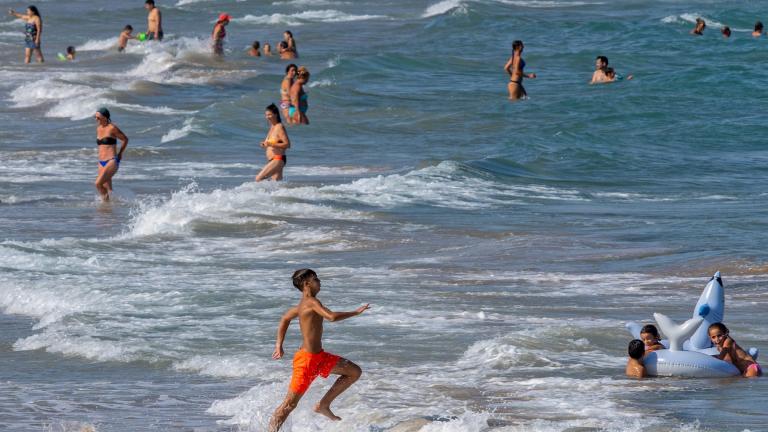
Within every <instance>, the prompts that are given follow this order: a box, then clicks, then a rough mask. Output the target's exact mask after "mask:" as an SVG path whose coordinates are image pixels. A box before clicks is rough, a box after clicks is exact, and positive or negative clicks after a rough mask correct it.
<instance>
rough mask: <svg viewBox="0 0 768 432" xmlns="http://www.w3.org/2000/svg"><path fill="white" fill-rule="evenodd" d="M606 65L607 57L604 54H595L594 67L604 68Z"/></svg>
mask: <svg viewBox="0 0 768 432" xmlns="http://www.w3.org/2000/svg"><path fill="white" fill-rule="evenodd" d="M606 67H608V57H606V56H597V57H596V58H595V68H596V69H605V68H606Z"/></svg>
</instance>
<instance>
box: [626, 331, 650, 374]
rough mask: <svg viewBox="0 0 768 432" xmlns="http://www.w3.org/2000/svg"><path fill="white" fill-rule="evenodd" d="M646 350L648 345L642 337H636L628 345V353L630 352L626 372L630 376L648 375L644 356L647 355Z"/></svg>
mask: <svg viewBox="0 0 768 432" xmlns="http://www.w3.org/2000/svg"><path fill="white" fill-rule="evenodd" d="M646 351H647V346H646V345H645V343H644V342H643V341H641V340H640V339H634V340H632V341H630V342H629V346H628V347H627V354H629V359H627V367H626V368H625V370H624V373H626V374H627V376H628V377H630V378H645V377H646V375H647V374H648V372H647V371H646V369H645V365H644V364H643V356H645V352H646Z"/></svg>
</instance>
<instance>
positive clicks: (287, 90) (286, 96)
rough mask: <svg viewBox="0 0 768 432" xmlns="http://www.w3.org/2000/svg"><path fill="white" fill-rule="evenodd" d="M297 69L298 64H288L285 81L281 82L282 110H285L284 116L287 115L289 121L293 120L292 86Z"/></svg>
mask: <svg viewBox="0 0 768 432" xmlns="http://www.w3.org/2000/svg"><path fill="white" fill-rule="evenodd" d="M297 70H298V66H296V65H295V64H293V63H291V64H289V65H288V66H286V67H285V76H284V77H283V82H281V83H280V110H282V111H283V117H285V119H286V121H287V122H288V123H290V122H291V114H290V112H289V110H290V108H291V87H292V86H293V79H294V78H295V77H296V71H297Z"/></svg>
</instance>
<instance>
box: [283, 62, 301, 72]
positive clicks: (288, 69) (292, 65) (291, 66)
mask: <svg viewBox="0 0 768 432" xmlns="http://www.w3.org/2000/svg"><path fill="white" fill-rule="evenodd" d="M298 69H299V67H298V66H296V65H295V64H293V63H291V64H289V65H288V66H286V67H285V74H286V75H287V74H289V73H291V70H293V75H296V71H297V70H298Z"/></svg>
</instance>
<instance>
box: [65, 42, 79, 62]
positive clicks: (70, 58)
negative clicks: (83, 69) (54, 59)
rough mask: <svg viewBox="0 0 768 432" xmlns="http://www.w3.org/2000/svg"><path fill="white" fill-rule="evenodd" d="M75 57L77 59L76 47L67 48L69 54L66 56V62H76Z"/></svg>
mask: <svg viewBox="0 0 768 432" xmlns="http://www.w3.org/2000/svg"><path fill="white" fill-rule="evenodd" d="M75 57H77V50H75V47H73V46H72V45H70V46H68V47H67V54H66V55H65V56H64V60H65V61H75Z"/></svg>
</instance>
